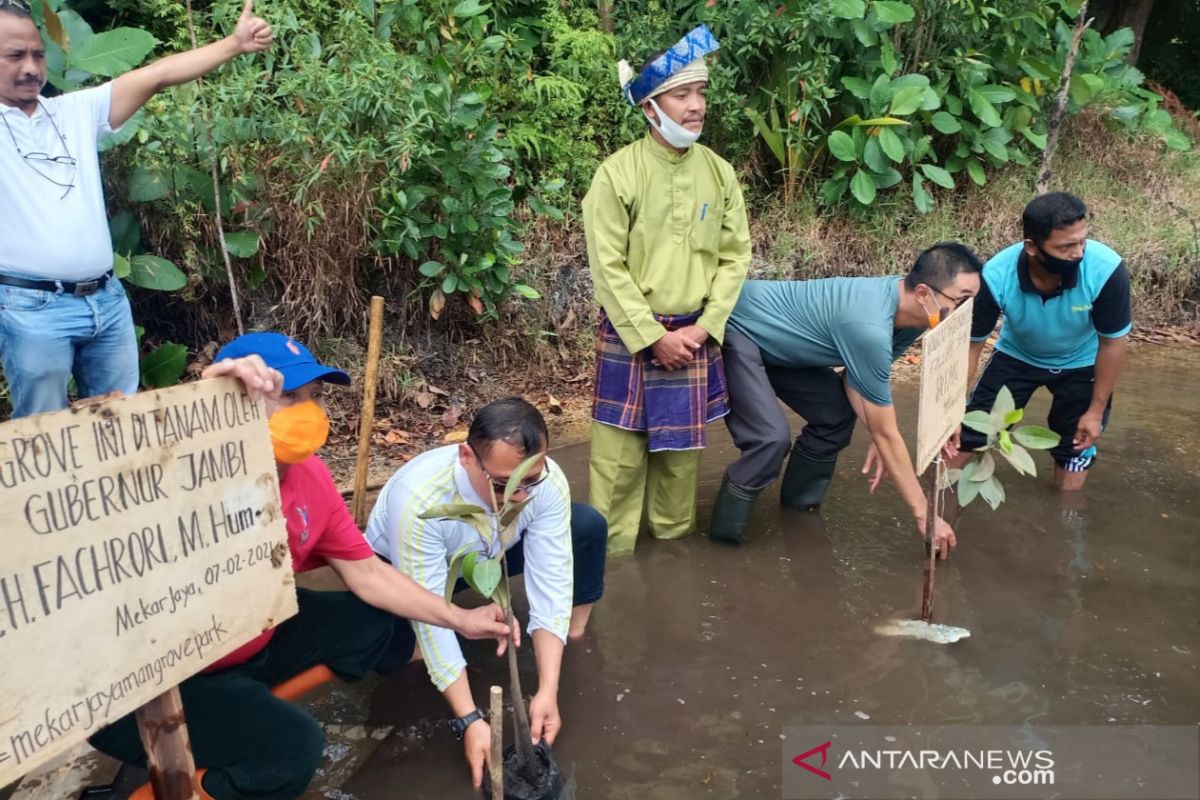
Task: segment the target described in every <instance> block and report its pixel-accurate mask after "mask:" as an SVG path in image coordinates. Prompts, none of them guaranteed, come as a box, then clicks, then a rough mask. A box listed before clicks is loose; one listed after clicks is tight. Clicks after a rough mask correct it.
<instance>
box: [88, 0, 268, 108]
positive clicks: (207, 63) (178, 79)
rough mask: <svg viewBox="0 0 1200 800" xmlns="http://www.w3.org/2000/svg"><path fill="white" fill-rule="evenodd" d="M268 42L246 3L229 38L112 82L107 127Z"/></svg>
mask: <svg viewBox="0 0 1200 800" xmlns="http://www.w3.org/2000/svg"><path fill="white" fill-rule="evenodd" d="M272 39H273V34H272V33H271V26H270V25H268V24H267V21H266V20H264V19H262V18H261V17H256V16H254V0H246V5H245V6H243V7H242V13H241V15H240V16H239V17H238V21H237V27H236V28H235V29H234V31H233V35H231V36H227V37H225V38H224V39H222V40H220V41H219V42H213V43H212V44H210V45H206V46H204V47H198V48H196V49H195V50H189V51H187V52H186V53H177V54H175V55H173V56H167V57H166V58H164V59H161V60H159V61H155V62H154V63H153V64H149V65H147V66H145V67H141V68H140V69H135V70H132V71H130V72H127V73H125V74H124V75H122V76H121V77H119V78H117V79H116V80H114V81H113V87H112V101H111V104H110V106H109V112H108V124H109V125H110V126H111V127H113V128H119V127H120V126H121V125H124V124H125V121H126V120H128V119H129V118H130V117H131V116H133V115H134V113H135V112H136V111H137V110H138V109H139V108H141V107H142V105H143V104H144V103H145V102H146V101H147V100H149V99H150V97H151V96H153V95H154V93H155V92H157V91H159V90H161V89H165V88H166V87H168V86H177V85H179V84H181V83H187V82H188V81H194V80H196V79H197V78H200V77H203V76H204V75H207V74H208V73H209V72H212V71H213V70H214V69H216V68H217V67H219V66H221V65H222V64H224V63H226V62H227V61H232V60H233V59H234V58H235V57H237V56H239V55H243V54H248V53H261V52H263V51H264V50H266V49H267V48H269V47H270V46H271V41H272Z"/></svg>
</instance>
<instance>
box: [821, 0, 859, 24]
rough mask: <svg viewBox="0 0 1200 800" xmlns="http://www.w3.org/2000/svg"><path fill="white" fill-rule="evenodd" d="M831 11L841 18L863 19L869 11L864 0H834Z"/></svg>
mask: <svg viewBox="0 0 1200 800" xmlns="http://www.w3.org/2000/svg"><path fill="white" fill-rule="evenodd" d="M829 10H830V12H831V13H832V14H833V15H834V16H835V17H838V18H840V19H862V18H863V16H865V15H866V13H867V4H866V3H865V2H864V0H832V2H831V3H830V4H829Z"/></svg>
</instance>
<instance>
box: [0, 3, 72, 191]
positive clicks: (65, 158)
mask: <svg viewBox="0 0 1200 800" xmlns="http://www.w3.org/2000/svg"><path fill="white" fill-rule="evenodd" d="M6 1H7V0H0V2H6ZM38 107H40V108H41V109H42V111H43V112H44V113H45V114H46V119H48V120H50V126H51V127H52V128H54V132H55V133H56V134H58V140H59V141H60V142H62V146H63V152H64V153H66V155H62V156H52V155H50V154H49V153H37V152H34V153H26V152H25V151H23V150H22V149H21V145H20V144H18V143H17V136H16V134H15V133H13V129H12V125H10V124H9V123H8V117H6V116H5V115H3V114H0V119H3V120H4V127H5V128H7V129H8V136H9V138H10V139H12V143H13V147H15V148H16V149H17V155H19V156H21V159H22V160H23V161H24V162H25V163H26V164H28V165H29V168H30V169H32V170H33V171H34V172H36V173H37V174H38V175H39V176H40V177H41V178H42V179H44V180H47V181H49V182H50V183H53V184H54V185H55V186H60V187H62V188H63V189H65V191H64V192H63V193H62V197H60V198H59V199H60V200H62V199H64V198H65V197H66V196H67V195H68V194H70V193H71V190H72V189H74V188H75V175H76V167H77V166H78V164H79V162H78V161H76V160H75V157H74V156H72V155H71V151H70V149H69V148H68V147H67V139H66V137H65V136H63V135H62V131H60V130H59V129H58V125H57V124H56V123H55V122H54V117H52V116H50V112H49V111H48V110H47V109H46V107H45V106H44V105H42V104H41V102H40V101H39V102H38ZM37 164H57V165H61V166H65V167H70V168H71V178H70V180H69V181H68V182H67V183H63V182H62V181H59V180H55V179H54V178H53V177H51V176H50V175H47V174H46V173H45V172H43V171H42V170H41V168H39V167H38V166H36V165H37Z"/></svg>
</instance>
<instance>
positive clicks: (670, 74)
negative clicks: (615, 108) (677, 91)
mask: <svg viewBox="0 0 1200 800" xmlns="http://www.w3.org/2000/svg"><path fill="white" fill-rule="evenodd" d="M719 47H720V45H719V44H717V37H715V36H713V34H712V31H710V30H709V29H708V26H707V25H699V26H697V27H695V28H693V29H692V30H690V31H688V34H687V35H686V36H684V37H683V38H682V39H680V40H679V41H678V42H676V43H675V46H674V47H672V48H671V49H670V50H668V51H667V52H665V53H663V54H662V55H661V56H659V57H658V58H656V59H654V61H652V62H650V64H649V65H648V66H647V67H646V68H645V69H644V70H642V71H641V73H638V74H636V75H635V74H634V72H633V69H632V68H631V67H630V66H629V62H627V61H622V62H621V63H620V64H619V65H618V70H619V76H620V80H621V89H622V90H623V91H624V92H625V97H626V99H628V100H629V103H630V105H635V106H636V105H639V104H641V103H643V102H645V101H646V100H648V99H650V98H651V97H654V96H655V95H659V94H662V93H663V92H665V91H667V90H669V89H673V88H674V87H676V86H679V85H681V84H684V83H692V82H694V81H703V80H708V68H707V67H706V66H705V65H704V57H705V56H706V55H708V54H709V53H713V52H716V50H717V49H718V48H719Z"/></svg>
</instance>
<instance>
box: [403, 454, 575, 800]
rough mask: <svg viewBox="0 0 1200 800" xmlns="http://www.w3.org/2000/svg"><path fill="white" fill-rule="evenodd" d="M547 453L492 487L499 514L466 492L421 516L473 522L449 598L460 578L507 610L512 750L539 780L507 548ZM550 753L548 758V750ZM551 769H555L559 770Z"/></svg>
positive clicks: (454, 566) (519, 765)
mask: <svg viewBox="0 0 1200 800" xmlns="http://www.w3.org/2000/svg"><path fill="white" fill-rule="evenodd" d="M543 457H544V456H543V454H541V453H538V454H537V455H534V456H531V457H529V458H527V459H525V460H524V461H522V462H521V463H520V464H519V465H517V468H516V469H515V470H513V472H512V475H510V476H509V478H508V483H507V484H506V485H505V488H504V495H503V497H500V496H498V495H497V494H496V489H495V487H494V486H492V488H491V492H492V505H493V507H494V508H496V509H497V511H496V513H494V514H489V513H488V512H487V511H485V510H484V509H482V508H480V507H479V506H477V505H474V504H472V503H468V502H466V501H465V500H464V499H463V498H462V497H461V496H456V497H455V498H454V499H455V502H452V503H447V504H444V505H439V506H434V507H433V508H430V509H429V510H427V511H426V512H425V513H423V514H421V515H420V518H421V519H459V520H462V521H464V522H466V523H467V524H469V525H470V526H471V527H472V528H474V529H475V531H476V532H477V533H478V534H479V539H480V542H479V543H474V542H472V543H471V544H468V545H464V546H463V547H462V548H460V549H459V550H458V551H456V552H455V553H454V554H453V555H452V556H451V558H450V565H449V566H450V568H449V570H448V572H447V573H446V588H445V597H446V602H447V603H449V602H451V600H452V599H453V596H454V590H455V587H456V585H457V583H458V579H459V577H460V576H461V577H462V579H463V580H464V581H466V583H467V585H468V586H470V587H471V588H472V589H474V590H475V591H477V592H479V593H480V594H481V595H483V596H484V597H485V598H487V599H488V600H490V601H492V602H493V603H496V604H497V605H499V606H500V607H501V608H502V609H504V616H505V621H506V622H507V623H508V626H509V631H510V632H509V646H508V677H509V685H510V691H511V693H512V714H513V728H514V731H515V738H516V746H515V749H514V753H513V757H514V762H515V763H514V767H515V768H516V770H517V771H518V772H520V773H522V774H523V775H524V776H526V779H527V780H528V781H530V782H532V781H533V780H534V779H535V775H539V776H540V775H545V774H546V773H547V772H548V770H546V765H545V764H544V763H542V761H543V759H539V758H538V753H537V750H535V748H534V745H533V744H532V735H531V734H530V729H529V713H528V711H527V709H526V707H525V695H524V693H523V692H522V691H521V676H520V673H519V672H518V670H517V651H516V647H515V644H516V635H517V621H516V618H515V616H514V615H513V609H512V593H511V591H510V582H509V573H508V559H507V558H506V556H505V551H506V550H507V549H508V547H509V545H510V544H511V543H512V540H513V537H515V536H516V534H517V522H518V520H519V519H520V517H521V511H522V510H524V508H525V506H526V505H527V504H528V503H529V501H530V500H531V499H532V498H531V497H526V498H525V499H524V500H521V501H519V502H513V496H514V495H515V494H516V493H517V492H518V491H520V489H521V483H522V482H523V481H524V480H525V476H526V475H527V474H528V473H529V470H530V469H532V468H533V466H534V465H535V464H536V463H537V462H538V461H539V460H541V459H542V458H543ZM490 485H491V484H490V483H489V486H490ZM480 544H481V545H482V552H481V550H480ZM545 752H546V755H547V757H548V750H547V751H545ZM506 760H507V759H506ZM550 771H555V772H556V771H557V768H556V767H555V768H553V769H552V770H550ZM509 785H510V781H509V780H508V778H507V776H506V778H505V787H508V786H509ZM506 795H507V792H506Z"/></svg>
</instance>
